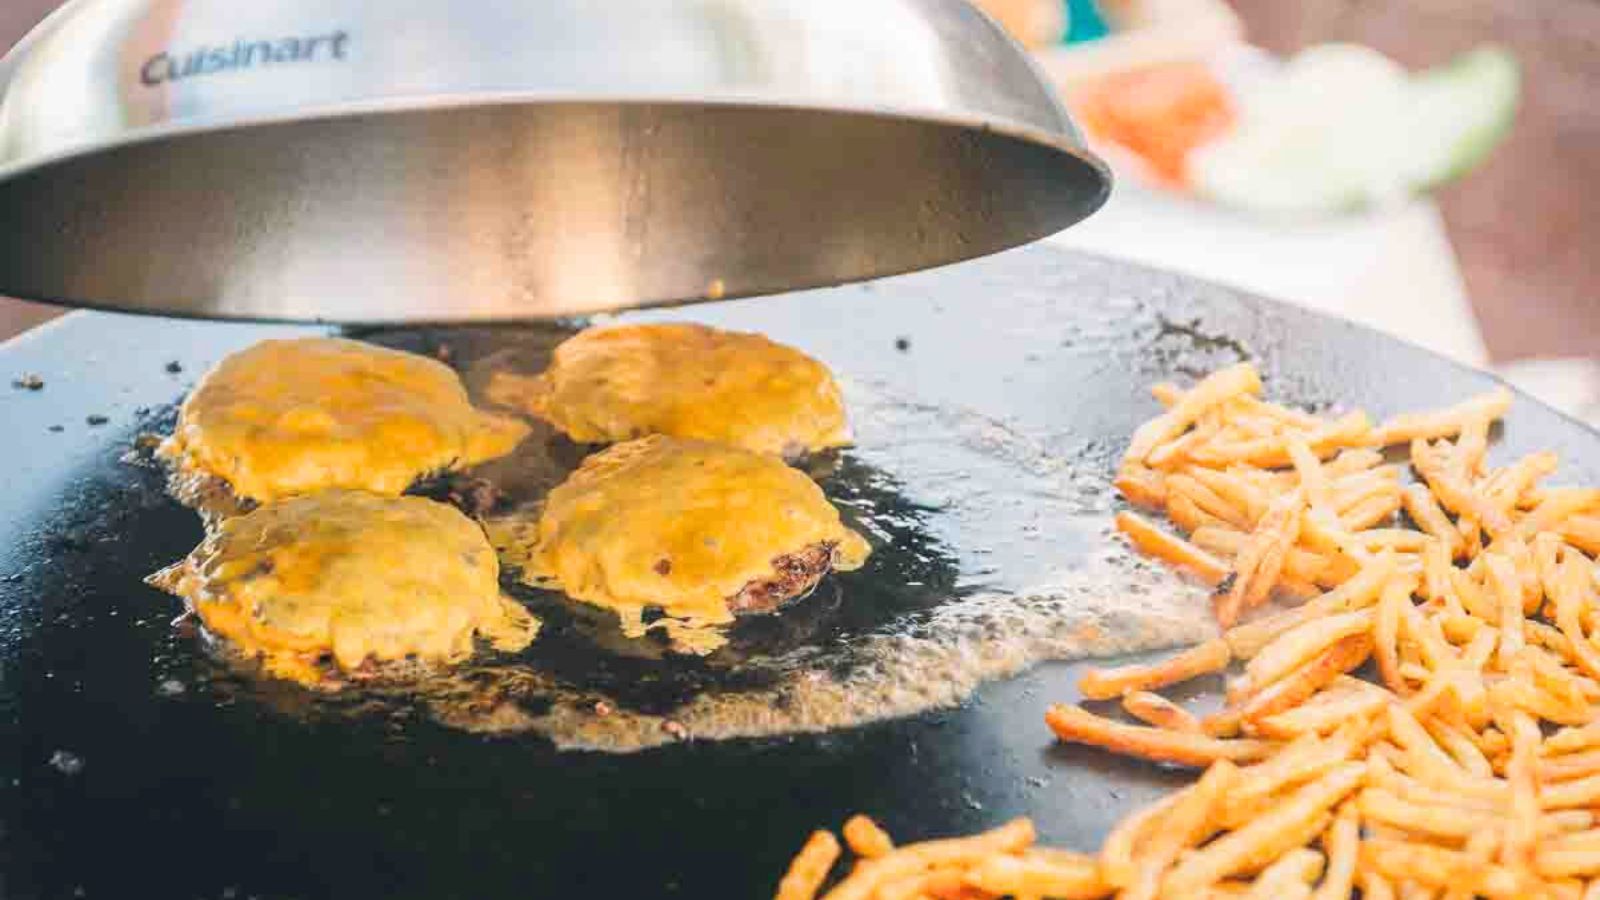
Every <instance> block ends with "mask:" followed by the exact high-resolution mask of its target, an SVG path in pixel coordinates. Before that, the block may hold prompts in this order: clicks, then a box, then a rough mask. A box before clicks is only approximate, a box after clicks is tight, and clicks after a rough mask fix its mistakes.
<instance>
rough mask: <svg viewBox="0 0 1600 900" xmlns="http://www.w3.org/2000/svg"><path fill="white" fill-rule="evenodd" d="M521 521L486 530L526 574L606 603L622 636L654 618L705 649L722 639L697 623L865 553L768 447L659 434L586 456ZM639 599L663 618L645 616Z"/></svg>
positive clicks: (800, 585) (854, 562)
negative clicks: (534, 516) (756, 449)
mask: <svg viewBox="0 0 1600 900" xmlns="http://www.w3.org/2000/svg"><path fill="white" fill-rule="evenodd" d="M532 526H533V527H531V528H528V527H526V524H522V525H519V523H518V522H516V521H515V520H511V521H501V522H498V523H495V524H494V525H493V526H491V529H490V530H491V534H492V535H493V537H494V540H495V543H496V544H497V545H499V546H500V547H501V550H502V552H503V553H505V555H506V558H507V561H508V562H511V563H513V564H516V565H520V566H521V567H522V569H523V577H524V579H525V580H528V581H529V582H530V583H532V584H536V585H539V586H544V587H552V588H557V589H559V590H561V591H563V592H565V593H566V594H567V595H568V596H570V597H572V598H574V599H577V600H581V601H584V602H586V603H592V604H595V605H597V606H603V607H607V608H610V609H613V610H615V611H616V613H617V615H618V616H619V617H620V618H621V620H622V627H623V631H624V633H626V634H628V635H629V636H633V637H637V636H640V635H642V634H644V632H645V630H646V629H647V628H648V627H652V626H653V625H655V624H657V623H659V625H660V627H662V628H664V629H666V630H667V632H668V633H669V635H671V636H673V637H674V638H675V639H678V640H679V641H680V642H681V643H682V644H684V645H685V647H686V648H687V649H691V650H698V651H702V652H703V651H707V650H710V649H714V648H715V647H716V646H718V645H719V644H720V643H721V642H722V641H721V639H720V638H719V637H717V636H716V635H715V634H714V633H707V632H700V633H699V634H698V637H699V638H700V639H699V640H696V637H697V634H696V630H697V629H703V628H704V626H716V625H723V624H726V623H728V622H731V621H733V617H734V613H735V611H741V612H742V611H746V610H748V609H751V608H761V609H771V608H774V607H775V606H776V605H777V604H776V602H771V600H773V599H775V600H778V601H781V600H783V599H790V598H791V597H792V596H793V595H794V594H795V593H803V592H804V591H805V590H809V588H810V587H811V586H812V585H814V584H815V582H816V578H819V577H821V575H822V574H825V573H826V572H827V570H828V569H839V570H849V569H855V568H858V567H859V566H860V565H861V564H862V563H863V562H864V561H865V560H866V558H867V554H868V553H869V552H870V548H869V547H868V545H867V542H866V540H865V539H864V538H862V537H861V535H859V534H856V533H855V532H854V531H851V530H850V529H849V528H847V527H845V525H844V524H843V523H842V522H841V521H840V519H839V512H838V510H836V509H834V507H833V505H832V504H830V503H829V502H828V498H827V497H826V496H824V495H823V493H822V489H821V488H819V487H817V486H816V484H814V483H813V482H812V481H811V479H809V478H807V477H806V476H805V475H804V474H803V473H801V472H799V471H797V470H795V469H793V468H790V467H789V466H787V465H784V463H783V461H782V460H780V459H778V458H777V457H774V456H768V455H764V454H759V453H751V452H749V451H746V450H740V449H738V448H735V447H728V446H724V445H721V444H713V443H709V442H705V441H688V440H682V439H678V438H669V437H664V436H660V435H656V436H652V437H647V438H642V439H640V440H636V441H629V442H627V443H622V444H617V445H616V446H614V447H611V448H609V449H607V450H605V451H602V452H600V453H597V454H595V455H593V456H591V457H589V458H588V459H586V460H584V462H583V464H582V465H581V466H580V467H579V468H578V470H577V471H576V472H574V473H573V474H572V476H571V477H569V478H568V479H567V480H566V481H565V482H564V483H562V484H561V485H560V486H559V487H557V488H556V489H555V490H553V491H551V492H550V495H549V497H548V498H546V501H545V504H544V508H543V511H542V512H541V514H540V516H539V518H538V520H537V522H536V523H532ZM801 570H803V571H801ZM775 591H783V592H785V593H787V594H789V596H785V597H781V598H771V596H770V595H772V594H773V593H774V592H775ZM752 595H754V597H753V596H752ZM647 607H654V608H657V609H659V610H660V612H661V613H662V614H663V615H664V616H665V618H663V619H660V620H657V623H646V622H645V621H644V613H645V610H646V608H647Z"/></svg>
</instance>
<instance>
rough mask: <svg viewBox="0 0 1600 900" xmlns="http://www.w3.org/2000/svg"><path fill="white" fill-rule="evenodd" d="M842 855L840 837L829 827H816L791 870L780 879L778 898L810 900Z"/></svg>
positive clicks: (780, 899)
mask: <svg viewBox="0 0 1600 900" xmlns="http://www.w3.org/2000/svg"><path fill="white" fill-rule="evenodd" d="M838 859H839V839H838V838H836V837H834V836H833V832H830V831H821V830H818V831H813V832H811V837H810V838H808V839H807V840H806V842H805V845H804V846H803V847H801V848H800V852H799V854H797V855H796V856H795V858H794V861H793V862H791V863H789V870H788V871H787V872H785V873H784V874H783V880H782V881H780V882H778V893H777V895H776V900H811V898H813V897H815V896H816V895H817V891H818V890H820V889H821V888H822V883H823V882H824V881H827V880H828V872H829V871H831V870H832V869H833V864H834V863H835V862H837V861H838Z"/></svg>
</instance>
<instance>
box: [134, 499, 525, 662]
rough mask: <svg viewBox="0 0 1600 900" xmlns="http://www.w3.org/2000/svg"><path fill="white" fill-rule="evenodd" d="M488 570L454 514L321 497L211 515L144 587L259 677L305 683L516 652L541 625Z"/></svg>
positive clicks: (479, 547) (412, 502)
mask: <svg viewBox="0 0 1600 900" xmlns="http://www.w3.org/2000/svg"><path fill="white" fill-rule="evenodd" d="M499 575H500V564H499V561H498V559H497V558H496V556H495V553H494V548H493V547H491V546H490V545H489V541H488V539H487V538H486V537H485V536H484V533H483V529H482V528H481V527H479V526H478V524H477V523H475V522H473V521H472V520H471V519H468V518H467V517H466V516H464V515H462V514H461V513H460V512H459V511H457V510H456V509H455V507H452V506H447V505H445V504H442V503H435V502H433V501H431V500H425V499H423V498H420V497H382V496H378V495H376V494H369V493H364V492H360V491H328V492H325V493H320V494H312V495H309V496H305V497H297V498H293V499H290V500H283V501H279V502H277V503H269V504H266V505H264V506H261V507H258V508H257V509H255V510H253V511H251V512H249V513H246V514H244V515H241V516H236V517H234V518H230V519H227V520H225V521H223V522H222V523H221V524H220V525H219V526H218V527H217V529H216V530H215V531H214V532H212V534H211V535H210V536H209V537H207V538H206V540H205V541H204V542H203V543H202V544H200V546H199V547H197V548H195V550H194V552H192V553H190V554H189V556H188V558H186V559H184V560H183V561H181V562H179V563H177V564H175V565H173V566H170V567H168V568H167V569H164V570H162V571H161V572H157V573H156V574H154V575H152V576H150V579H149V581H150V583H151V584H154V585H155V586H157V587H160V588H162V589H163V590H166V591H168V592H170V593H173V594H176V595H178V596H180V597H182V598H184V600H185V601H187V602H188V604H189V606H190V607H191V608H192V609H193V610H194V611H195V612H196V613H197V614H199V616H200V619H201V620H202V621H203V622H204V623H205V625H206V628H207V629H208V630H210V631H211V632H212V633H214V634H216V635H218V636H219V637H222V638H224V639H226V640H228V641H230V642H231V643H232V644H233V645H234V646H235V647H237V648H238V649H239V650H240V651H241V652H242V653H244V654H246V655H248V656H252V657H260V658H261V659H262V661H263V663H264V664H265V667H266V669H267V670H268V671H269V672H271V673H273V674H275V675H278V676H280V677H284V678H288V679H291V680H295V681H299V682H302V683H305V684H317V683H319V682H322V681H323V680H324V679H323V677H322V672H321V670H320V669H319V667H318V660H319V659H320V658H323V657H331V659H332V662H333V663H335V664H336V665H337V666H338V667H339V668H340V669H343V670H345V671H347V672H349V671H354V670H356V669H357V668H358V667H360V666H361V665H362V664H363V663H365V662H367V661H368V660H372V661H374V662H378V663H385V662H393V661H397V660H404V659H408V658H412V657H415V658H416V659H417V660H419V661H423V662H454V661H458V660H461V659H464V658H466V657H467V656H469V655H470V654H471V653H472V650H473V639H474V636H481V637H483V638H485V639H487V640H488V641H489V642H490V643H491V644H493V645H494V646H495V647H497V648H499V649H502V650H508V651H513V650H520V649H522V648H523V647H526V646H527V645H528V643H529V642H530V641H531V640H533V637H534V635H535V634H536V633H537V631H538V626H539V623H538V621H537V620H536V619H534V618H533V617H532V616H530V615H529V614H528V612H527V611H526V610H525V609H523V608H522V607H521V606H520V605H519V604H517V603H515V602H513V601H512V600H510V599H508V598H506V597H504V596H503V595H502V594H501V593H500V582H499Z"/></svg>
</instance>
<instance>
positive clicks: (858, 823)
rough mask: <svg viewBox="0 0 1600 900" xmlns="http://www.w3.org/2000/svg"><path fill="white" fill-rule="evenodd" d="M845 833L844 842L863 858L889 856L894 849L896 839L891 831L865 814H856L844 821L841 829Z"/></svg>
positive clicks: (851, 850)
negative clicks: (891, 836) (887, 830)
mask: <svg viewBox="0 0 1600 900" xmlns="http://www.w3.org/2000/svg"><path fill="white" fill-rule="evenodd" d="M840 833H842V834H843V835H844V842H845V843H846V844H848V845H849V846H850V852H852V853H854V854H855V855H857V856H859V857H861V858H862V859H877V858H878V857H880V856H887V855H889V852H890V851H891V850H893V849H894V840H893V839H892V838H890V837H889V833H888V832H886V831H884V830H883V829H882V828H880V827H879V826H878V823H877V822H874V821H872V820H871V819H869V818H867V817H866V816H863V815H854V816H851V817H850V818H849V820H848V821H846V822H845V823H844V827H843V828H841V829H840Z"/></svg>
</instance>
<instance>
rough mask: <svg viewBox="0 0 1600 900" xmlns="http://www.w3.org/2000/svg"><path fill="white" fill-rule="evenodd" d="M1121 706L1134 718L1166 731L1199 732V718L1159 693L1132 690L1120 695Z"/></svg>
mask: <svg viewBox="0 0 1600 900" xmlns="http://www.w3.org/2000/svg"><path fill="white" fill-rule="evenodd" d="M1122 708H1123V710H1124V711H1126V712H1127V713H1128V715H1130V716H1133V717H1134V718H1135V719H1138V720H1139V721H1141V722H1143V723H1145V724H1146V725H1152V726H1154V727H1156V728H1165V729H1167V730H1168V731H1186V732H1189V733H1191V734H1199V733H1200V720H1199V719H1197V718H1195V716H1194V714H1193V713H1191V712H1189V711H1188V710H1186V709H1184V708H1183V707H1181V706H1179V705H1178V704H1176V703H1173V702H1172V701H1171V700H1168V699H1167V698H1165V697H1163V696H1161V695H1160V694H1152V693H1150V692H1149V691H1134V692H1132V693H1129V694H1123V695H1122Z"/></svg>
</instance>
